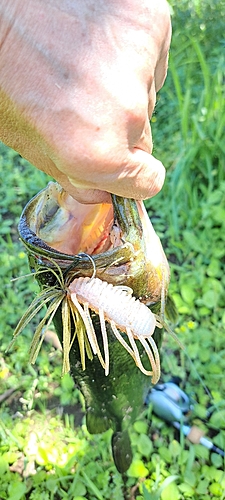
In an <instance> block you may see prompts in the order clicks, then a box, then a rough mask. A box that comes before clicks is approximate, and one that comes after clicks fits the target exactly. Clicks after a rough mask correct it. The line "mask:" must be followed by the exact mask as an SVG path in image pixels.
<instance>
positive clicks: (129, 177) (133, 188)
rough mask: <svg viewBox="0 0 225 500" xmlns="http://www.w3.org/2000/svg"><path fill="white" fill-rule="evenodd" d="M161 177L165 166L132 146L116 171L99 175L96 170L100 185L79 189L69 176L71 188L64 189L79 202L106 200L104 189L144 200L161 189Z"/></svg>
mask: <svg viewBox="0 0 225 500" xmlns="http://www.w3.org/2000/svg"><path fill="white" fill-rule="evenodd" d="M97 179H98V181H97ZM164 180H165V168H164V166H163V165H162V163H161V162H160V161H159V160H157V159H156V158H154V156H152V155H150V154H149V153H146V152H145V151H143V150H141V149H137V148H134V150H133V152H132V153H130V154H129V156H128V160H127V161H126V164H124V163H123V164H121V166H120V167H119V169H117V172H115V173H114V174H112V173H111V174H107V172H106V173H105V175H101V176H99V178H98V176H97V174H96V178H95V186H96V184H97V185H98V186H99V188H100V189H80V188H78V187H76V182H75V181H74V180H73V179H72V178H69V181H70V183H71V186H73V188H74V189H71V188H69V186H68V185H67V187H66V189H67V191H68V192H69V193H70V194H71V195H72V196H73V197H74V198H76V199H77V200H78V201H79V202H80V203H101V202H109V201H110V198H109V194H108V193H114V194H117V195H118V196H123V197H124V198H134V199H136V200H144V199H147V198H151V197H153V196H155V195H156V194H157V193H158V192H159V191H160V190H161V188H162V186H163V183H164ZM96 181H97V182H96ZM90 187H91V186H90ZM93 187H94V185H93Z"/></svg>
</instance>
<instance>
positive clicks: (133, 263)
mask: <svg viewBox="0 0 225 500" xmlns="http://www.w3.org/2000/svg"><path fill="white" fill-rule="evenodd" d="M19 233H20V236H21V239H22V241H23V242H24V244H25V246H26V248H27V251H28V256H29V263H30V267H31V269H32V271H33V272H36V273H37V274H36V277H37V280H38V281H39V284H40V286H41V288H42V289H46V287H47V288H48V289H49V290H51V289H54V287H56V286H58V280H57V273H58V274H60V275H61V278H60V280H61V285H62V288H63V291H62V294H64V295H63V297H66V298H67V302H65V300H64V299H62V300H63V301H62V303H61V304H60V305H58V307H57V310H56V311H55V314H54V317H53V322H54V325H55V329H56V332H57V334H58V336H59V339H60V341H61V343H62V346H63V349H64V351H65V350H67V351H68V359H69V362H68V363H69V365H70V371H71V375H72V376H73V378H74V381H75V383H76V385H77V386H78V387H79V389H80V390H81V392H82V394H83V396H84V400H85V406H86V423H87V429H88V431H89V432H90V433H101V432H104V431H105V430H107V429H109V428H112V429H113V437H112V451H113V457H114V461H115V464H116V466H117V469H118V470H119V471H120V472H122V473H123V472H125V471H126V470H127V469H128V467H129V465H130V463H131V460H132V453H131V447H130V441H129V434H128V429H129V426H130V424H131V423H132V422H134V420H135V419H136V418H137V416H138V414H139V413H140V411H141V409H142V407H143V403H144V400H145V396H146V393H147V391H148V390H149V387H150V383H151V382H150V379H149V377H147V376H146V375H145V374H144V373H143V372H142V371H141V369H138V363H139V362H137V357H136V358H135V356H136V354H135V356H134V355H131V354H130V351H132V352H133V354H134V353H135V352H137V351H135V346H138V347H136V349H138V355H139V359H140V365H139V367H140V366H143V365H146V363H147V364H148V361H149V360H148V356H147V354H146V349H144V348H143V346H145V345H147V344H146V342H147V340H148V338H147V335H148V334H147V333H146V332H145V338H144V340H142V341H140V340H139V337H138V336H137V335H136V334H134V333H133V332H132V329H131V328H130V326H129V327H128V329H127V331H126V328H122V327H121V325H120V324H119V325H118V321H117V326H116V330H115V322H114V320H111V317H110V318H109V317H108V316H107V315H105V316H103V319H102V316H101V314H102V312H101V313H100V306H99V310H98V308H97V309H96V308H95V309H93V308H92V307H91V304H90V302H91V299H90V298H89V299H87V300H86V302H87V304H86V305H85V300H84V301H83V303H82V305H81V307H82V311H83V312H82V311H81V316H80V313H79V311H78V309H76V306H75V304H76V303H73V289H74V288H73V287H74V286H75V285H73V283H75V284H76V282H77V281H76V280H78V279H79V278H87V279H89V280H90V281H91V279H98V280H99V281H101V282H106V285H107V284H111V285H112V286H113V287H118V288H120V287H122V288H124V293H125V295H126V294H129V293H132V294H133V297H134V300H137V301H140V302H141V305H143V307H145V308H147V306H151V308H152V307H153V308H154V312H155V310H156V311H157V310H158V311H159V310H160V308H161V306H162V305H161V301H162V298H163V300H164V299H165V297H166V294H167V289H168V284H169V266H168V263H167V260H166V257H165V254H164V252H163V249H162V246H161V243H160V240H159V238H158V237H157V236H156V234H155V232H154V229H153V227H152V225H151V223H150V221H149V218H148V216H147V213H146V212H145V209H144V206H143V204H141V203H138V202H136V201H134V200H128V199H124V198H121V197H117V196H115V195H112V204H103V205H98V206H95V205H88V206H85V205H80V204H79V203H78V202H76V201H75V200H73V199H72V198H71V197H70V196H69V195H68V194H67V193H65V191H63V189H62V188H61V187H60V186H59V185H58V184H56V183H50V184H49V185H48V186H47V188H46V189H44V190H43V191H41V192H40V193H39V194H38V195H36V197H34V198H33V199H32V200H31V201H30V202H29V203H28V204H27V206H26V207H25V209H24V211H23V214H22V216H21V220H20V224H19ZM41 270H43V271H44V272H40V271H41ZM59 270H60V272H59ZM37 271H38V272H37ZM62 277H63V278H62ZM62 279H63V283H62ZM107 286H108V285H107ZM130 291H131V292H130ZM123 296H124V295H123V294H122V295H121V300H122V299H123ZM76 297H77V295H76ZM78 299H79V296H78ZM74 301H75V298H74ZM68 303H69V305H70V307H71V311H72V313H71V314H70V318H69V319H67V331H69V334H70V341H69V347H68V346H67V347H66V342H67V341H66V340H65V339H66V337H65V335H64V334H63V331H64V329H65V312H63V311H65V310H67V309H66V308H67V306H68ZM124 303H125V302H124ZM62 304H64V305H63V306H62ZM74 311H75V312H74ZM103 314H104V311H103ZM71 318H72V319H71ZM85 321H86V322H89V325H90V328H89V330H90V335H89V336H88V338H87V333H86V328H85V324H86V323H85ZM103 323H104V324H103ZM159 326H160V325H159ZM103 330H104V332H105V333H104V335H103ZM153 330H154V329H153ZM116 332H117V333H118V337H117V336H116V335H117V333H116ZM74 333H75V334H76V336H75V339H73V341H72V342H71V339H72V338H73V337H74ZM135 335H136V336H135ZM149 335H150V334H149ZM127 336H128V337H129V340H130V342H131V343H132V346H133V347H132V348H131V347H128V349H127V348H124V345H122V343H121V342H123V343H124V342H126V343H127ZM150 336H152V339H153V337H154V340H152V342H153V343H154V345H156V348H157V347H158V348H159V347H160V343H161V330H160V329H159V328H157V326H156V328H155V330H154V333H153V335H152V333H151V335H150ZM81 337H82V339H83V340H82V341H81ZM106 338H107V346H105V344H104V339H106ZM118 338H119V339H122V340H121V341H118ZM96 342H97V346H96ZM67 344H68V342H67ZM92 344H93V345H92ZM127 346H128V344H127ZM95 348H96V352H95ZM85 349H86V353H85ZM107 349H108V351H107ZM129 349H130V351H129ZM132 349H133V350H132ZM149 349H150V348H148V352H149ZM81 351H82V352H83V355H81ZM107 352H108V354H107ZM96 353H98V355H96ZM101 353H104V354H105V356H106V355H108V359H109V367H108V370H107V373H108V374H107V376H106V372H105V371H104V369H103V366H105V361H104V359H103V356H102V354H101ZM101 358H102V359H103V361H102V362H100V360H101ZM134 361H135V362H136V364H137V366H136V365H135V362H134ZM149 373H150V372H149Z"/></svg>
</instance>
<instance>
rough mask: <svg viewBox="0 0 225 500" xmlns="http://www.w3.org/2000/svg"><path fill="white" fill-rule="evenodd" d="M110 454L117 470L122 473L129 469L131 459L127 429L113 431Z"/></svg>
mask: <svg viewBox="0 0 225 500" xmlns="http://www.w3.org/2000/svg"><path fill="white" fill-rule="evenodd" d="M112 454H113V460H114V463H115V466H116V468H117V470H118V471H119V472H120V473H121V474H123V473H124V472H126V471H127V469H129V467H130V465H131V462H132V459H133V453H132V449H131V442H130V436H129V433H128V431H127V430H125V431H121V432H118V431H117V432H114V433H113V435H112Z"/></svg>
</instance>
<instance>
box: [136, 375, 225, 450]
mask: <svg viewBox="0 0 225 500" xmlns="http://www.w3.org/2000/svg"><path fill="white" fill-rule="evenodd" d="M145 402H146V404H147V405H149V404H151V405H152V410H153V412H154V413H155V414H156V415H157V416H158V417H159V418H161V419H162V420H165V421H166V422H168V423H170V424H172V425H173V427H175V428H176V429H179V430H180V431H181V432H182V433H183V434H184V436H187V438H188V440H189V441H190V442H191V443H193V444H198V443H200V444H202V445H203V446H205V448H208V450H210V451H211V452H214V453H218V454H219V455H220V456H222V457H224V456H225V452H224V451H223V450H221V449H220V448H218V447H217V446H215V445H214V443H213V442H212V441H210V440H209V439H208V438H206V437H204V432H203V431H202V430H201V429H200V428H199V427H196V426H192V427H190V426H189V425H188V424H187V421H188V418H189V416H190V414H191V411H192V410H193V404H192V402H191V400H190V398H189V396H188V395H187V394H186V393H185V392H184V391H182V389H181V388H180V387H179V386H178V385H177V384H175V383H174V382H165V383H162V384H156V385H155V386H154V387H153V388H152V389H151V391H150V392H149V393H148V395H147V398H146V401H145Z"/></svg>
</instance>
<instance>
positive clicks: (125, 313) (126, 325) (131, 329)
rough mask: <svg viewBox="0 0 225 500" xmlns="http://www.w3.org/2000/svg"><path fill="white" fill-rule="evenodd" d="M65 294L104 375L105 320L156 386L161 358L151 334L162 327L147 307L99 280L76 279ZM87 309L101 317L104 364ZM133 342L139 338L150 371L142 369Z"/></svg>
mask: <svg viewBox="0 0 225 500" xmlns="http://www.w3.org/2000/svg"><path fill="white" fill-rule="evenodd" d="M68 294H69V296H70V299H71V301H72V302H73V304H74V305H75V307H76V309H77V311H78V312H79V314H80V316H81V318H82V320H83V322H84V324H85V328H86V332H87V336H88V340H89V342H90V344H91V347H92V351H93V354H97V355H98V357H99V361H100V362H101V364H102V366H103V368H104V369H105V375H108V374H109V349H108V339H107V332H106V327H105V321H108V322H109V323H110V326H111V328H112V331H113V333H114V335H115V337H116V338H117V339H118V340H119V342H120V343H121V344H122V345H123V347H124V348H125V349H126V350H127V351H128V352H129V354H130V355H131V356H132V358H133V359H134V361H135V363H136V365H137V366H138V368H139V369H140V370H141V371H142V372H143V373H144V374H145V375H150V376H152V383H153V384H156V383H157V381H158V380H159V377H160V358H159V352H158V348H157V346H156V343H155V341H154V340H153V338H152V334H153V333H154V330H155V327H156V326H159V327H161V324H160V323H159V321H157V319H156V316H155V315H154V314H153V313H152V312H151V311H150V309H149V308H148V307H147V306H145V305H144V304H143V303H142V302H140V300H138V299H136V298H135V297H133V296H132V289H131V288H129V287H123V286H113V285H112V284H111V283H107V282H106V281H102V280H100V279H99V278H87V277H86V278H77V279H75V280H74V281H73V282H72V283H71V284H70V286H69V288H68ZM81 304H82V305H83V307H82V306H81ZM89 309H91V310H92V311H94V312H95V313H96V314H98V315H99V318H100V326H101V334H102V338H103V346H104V354H105V361H103V359H102V355H101V353H100V350H99V347H98V341H97V338H96V335H95V331H94V327H93V322H92V319H91V316H90V313H89ZM118 328H119V330H120V331H122V332H125V333H126V334H127V337H128V339H129V342H130V345H131V347H132V349H133V350H132V349H131V348H130V346H129V345H128V344H127V343H126V341H125V340H124V338H123V337H122V335H121V334H120V333H119V331H118ZM134 339H138V340H139V341H140V342H141V344H142V345H143V347H144V349H145V351H146V353H147V355H148V358H149V361H150V364H151V367H152V371H149V370H146V369H145V368H144V366H143V364H142V362H141V359H140V354H139V352H138V348H137V346H136V344H135V341H134ZM146 339H147V341H148V342H149V344H150V346H149V345H148V342H147V341H146Z"/></svg>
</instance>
